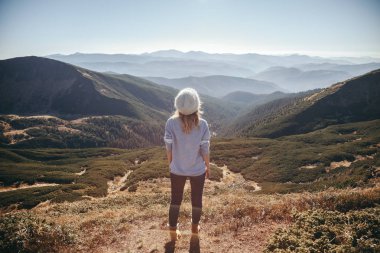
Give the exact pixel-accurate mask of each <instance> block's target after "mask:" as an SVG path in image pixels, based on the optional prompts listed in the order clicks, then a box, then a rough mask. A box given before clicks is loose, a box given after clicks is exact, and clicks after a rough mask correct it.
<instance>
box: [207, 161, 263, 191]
mask: <svg viewBox="0 0 380 253" xmlns="http://www.w3.org/2000/svg"><path fill="white" fill-rule="evenodd" d="M213 165H215V164H213ZM219 168H220V169H221V170H222V172H223V178H222V180H221V182H212V183H213V184H216V185H222V186H224V187H228V188H237V187H243V188H245V189H249V190H250V191H260V190H261V187H260V186H259V185H258V184H257V183H256V182H254V181H250V180H246V179H244V177H243V176H242V175H241V174H240V173H235V172H232V171H231V170H229V169H228V167H227V165H224V166H223V167H219Z"/></svg>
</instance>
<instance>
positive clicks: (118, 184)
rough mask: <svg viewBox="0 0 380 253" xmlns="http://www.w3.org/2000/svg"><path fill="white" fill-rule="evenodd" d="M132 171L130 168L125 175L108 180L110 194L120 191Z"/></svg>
mask: <svg viewBox="0 0 380 253" xmlns="http://www.w3.org/2000/svg"><path fill="white" fill-rule="evenodd" d="M131 173H132V170H129V171H128V172H127V173H125V174H124V176H122V177H120V176H117V177H115V178H114V179H113V180H110V181H108V182H107V184H108V195H109V194H117V193H119V192H120V189H121V188H122V187H123V186H124V184H125V182H126V181H127V179H128V176H129V175H130V174H131Z"/></svg>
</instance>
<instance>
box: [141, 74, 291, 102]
mask: <svg viewBox="0 0 380 253" xmlns="http://www.w3.org/2000/svg"><path fill="white" fill-rule="evenodd" d="M144 78H145V79H148V80H150V81H152V82H155V83H158V84H162V85H167V86H170V87H173V88H176V89H183V88H186V87H191V88H194V89H196V90H197V91H198V92H200V93H202V94H206V95H209V96H213V97H223V96H225V95H227V94H229V93H231V92H236V91H244V92H250V93H254V94H268V93H272V92H275V91H282V92H284V91H286V90H284V89H283V88H281V87H279V86H277V85H276V84H274V83H271V82H267V81H258V80H254V79H250V78H242V77H233V76H223V75H219V76H205V77H196V76H189V77H184V78H172V79H169V78H165V77H144Z"/></svg>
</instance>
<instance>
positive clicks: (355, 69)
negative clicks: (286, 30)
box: [294, 62, 380, 77]
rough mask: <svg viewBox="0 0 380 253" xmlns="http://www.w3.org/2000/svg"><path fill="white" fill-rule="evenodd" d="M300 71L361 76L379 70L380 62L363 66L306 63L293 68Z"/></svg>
mask: <svg viewBox="0 0 380 253" xmlns="http://www.w3.org/2000/svg"><path fill="white" fill-rule="evenodd" d="M294 67H296V68H298V69H300V70H302V71H313V70H331V71H343V72H346V73H348V74H349V75H350V76H351V77H354V76H358V75H363V74H365V73H368V72H370V71H372V70H375V69H379V68H380V62H371V63H365V64H334V63H318V64H316V63H308V64H302V65H296V66H294Z"/></svg>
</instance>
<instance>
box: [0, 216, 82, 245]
mask: <svg viewBox="0 0 380 253" xmlns="http://www.w3.org/2000/svg"><path fill="white" fill-rule="evenodd" d="M74 241H75V235H74V234H73V233H72V230H70V229H69V228H68V227H66V226H60V225H56V224H55V223H50V222H47V221H46V220H44V219H40V218H37V217H35V216H33V215H32V214H31V213H29V212H18V213H9V214H5V215H3V216H1V217H0V251H1V252H59V251H60V249H62V248H63V247H67V246H69V245H72V244H73V243H74Z"/></svg>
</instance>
